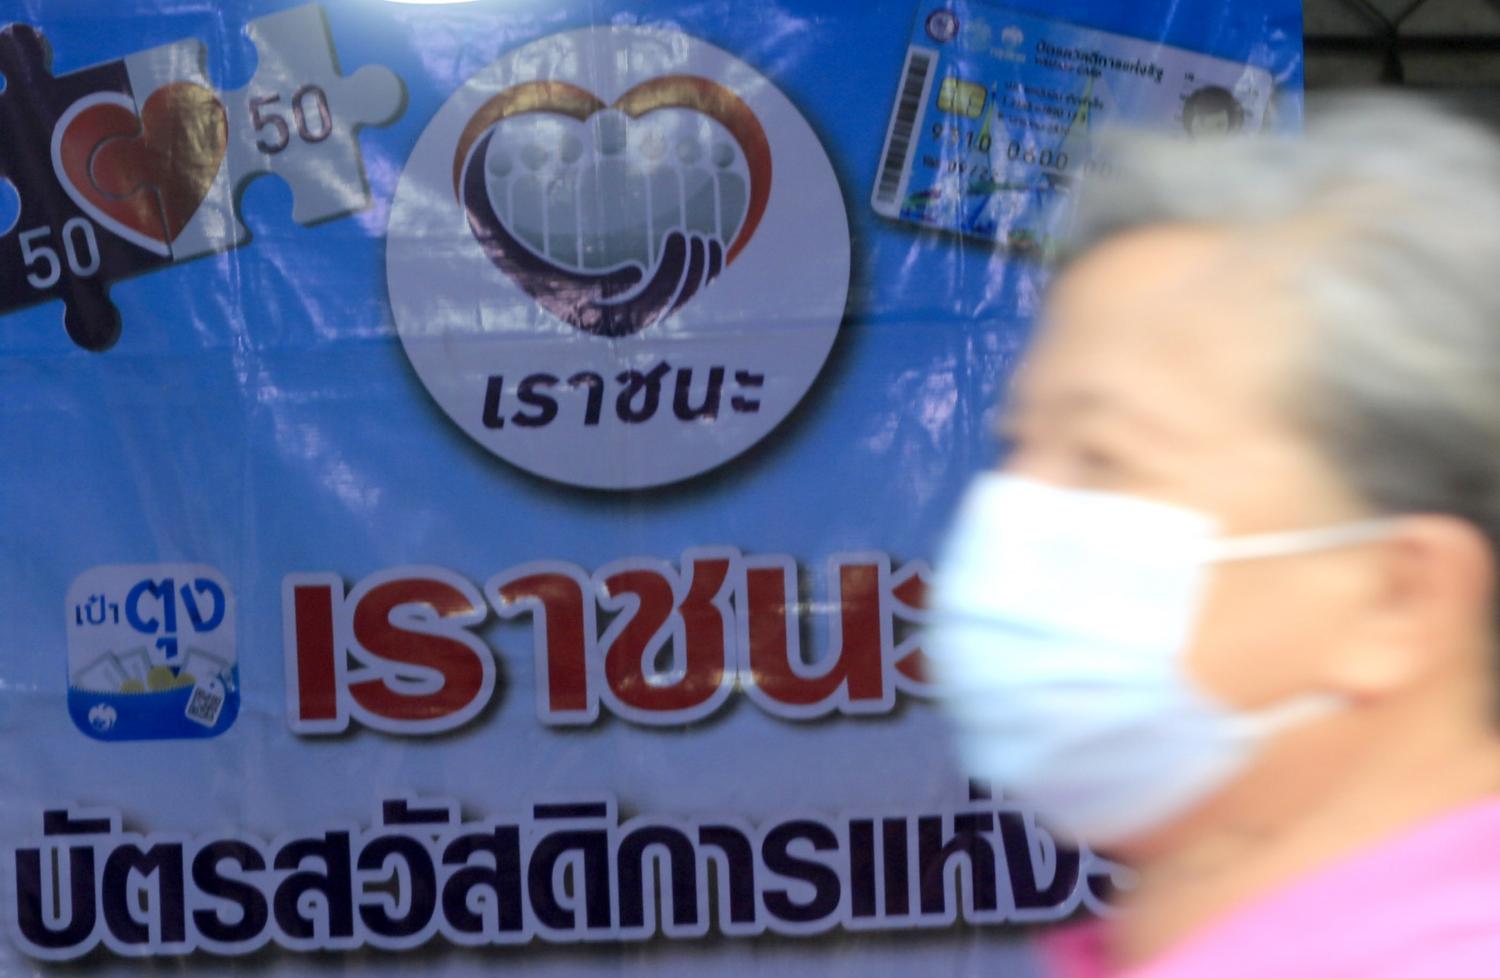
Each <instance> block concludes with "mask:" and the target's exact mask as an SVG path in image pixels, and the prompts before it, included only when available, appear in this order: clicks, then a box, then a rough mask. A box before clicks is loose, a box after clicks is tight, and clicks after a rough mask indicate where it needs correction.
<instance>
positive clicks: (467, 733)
mask: <svg viewBox="0 0 1500 978" xmlns="http://www.w3.org/2000/svg"><path fill="white" fill-rule="evenodd" d="M0 12H3V14H4V15H5V16H3V17H0V22H10V23H9V26H6V27H4V29H3V30H0V77H3V79H4V88H3V89H0V231H3V232H4V233H3V234H0V389H3V391H4V396H3V398H0V459H3V460H4V466H5V471H4V474H3V477H0V621H3V622H4V625H5V629H4V634H3V638H0V733H3V735H4V737H5V738H6V742H7V743H8V744H9V749H8V750H7V751H5V753H4V757H3V759H0V787H3V789H4V790H3V791H0V916H3V918H4V925H3V930H4V931H5V932H6V937H5V938H3V939H0V975H5V976H9V975H18V976H19V975H28V974H41V973H50V972H51V971H52V970H53V969H54V968H59V969H67V968H70V967H71V968H76V967H77V966H78V965H76V964H74V965H69V964H68V962H75V961H77V960H78V959H84V958H86V960H87V961H88V964H87V967H88V968H89V969H90V971H91V973H96V974H100V975H122V976H123V975H133V974H138V973H141V972H143V971H145V970H148V969H150V968H154V967H159V963H158V959H179V960H185V961H186V963H185V964H182V965H181V966H182V967H185V968H187V969H188V970H189V971H191V972H192V973H193V974H203V975H215V974H228V973H231V972H237V971H252V972H256V973H268V974H269V973H275V974H278V975H322V974H329V973H353V974H372V975H378V974H396V973H398V972H401V973H405V972H407V971H409V970H410V969H411V968H413V967H419V968H421V969H422V971H423V973H425V974H430V975H452V976H462V975H471V974H480V973H488V972H489V971H491V970H493V969H494V968H496V967H501V968H522V969H524V970H525V973H526V974H528V975H539V976H575V975H577V976H585V975H601V974H622V973H650V974H657V975H665V976H670V975H688V974H694V975H696V974H700V973H702V972H704V971H706V970H714V971H716V972H723V973H734V974H746V975H751V974H771V973H775V974H777V975H779V976H794V975H806V976H820V978H823V976H829V975H844V974H849V975H855V974H857V975H860V976H861V978H877V976H886V975H889V976H896V975H908V974H913V973H928V974H949V973H959V972H960V971H962V972H963V973H970V972H972V973H976V974H977V973H985V974H991V975H997V976H1007V978H1011V976H1014V978H1020V976H1027V975H1031V974H1034V973H1035V964H1034V963H1033V961H1032V959H1031V957H1030V955H1029V953H1028V952H1027V950H1026V943H1025V942H1026V938H1027V936H1028V935H1029V934H1030V933H1031V932H1032V930H1033V929H1034V925H1036V924H1040V923H1045V922H1055V921H1061V920H1065V919H1068V918H1071V917H1075V916H1087V915H1090V914H1098V913H1104V912H1107V908H1106V904H1107V901H1108V899H1109V895H1110V893H1111V892H1112V891H1113V889H1114V888H1116V887H1118V886H1120V885H1127V884H1128V880H1126V879H1124V877H1123V874H1122V873H1121V871H1119V870H1118V868H1117V867H1114V866H1112V865H1111V864H1109V863H1108V862H1107V861H1105V860H1103V859H1102V858H1100V857H1098V856H1097V855H1095V854H1092V853H1088V852H1082V853H1077V852H1070V851H1066V850H1063V849H1060V848H1059V847H1058V846H1057V844H1056V843H1055V841H1054V840H1053V839H1051V838H1050V836H1048V834H1047V833H1046V832H1045V831H1044V830H1043V829H1041V828H1040V827H1039V826H1038V825H1037V824H1036V822H1035V819H1034V817H1033V815H1032V813H1030V812H1028V811H1026V810H1024V809H1022V808H1019V807H1017V806H1015V805H1014V804H1011V803H1008V802H1007V801H1005V799H1003V798H1000V797H991V796H990V794H989V793H988V791H986V790H985V789H984V787H983V786H973V785H967V784H965V782H964V781H963V780H962V779H961V778H960V776H959V775H958V774H957V771H956V768H955V767H954V765H953V764H952V762H951V761H950V759H949V757H948V752H947V744H946V741H945V736H944V732H943V729H942V726H941V724H940V722H939V720H938V718H937V716H936V715H935V714H934V712H933V711H932V709H931V707H930V704H929V703H928V702H927V699H926V696H927V686H926V683H925V681H924V673H923V668H922V666H923V663H922V652H921V626H922V623H923V611H922V608H923V595H924V590H925V587H926V585H927V582H928V580H929V577H930V568H929V564H928V561H929V560H930V558H931V555H932V554H933V552H934V550H935V549H936V545H937V542H938V539H939V536H940V534H941V532H942V530H943V527H944V525H945V523H946V520H947V518H948V515H949V511H950V508H951V506H952V505H953V503H954V502H955V500H956V498H957V495H958V493H959V492H960V490H961V489H962V488H963V486H964V484H965V482H966V481H967V479H968V478H969V476H970V475H972V474H973V473H974V472H975V471H977V470H979V469H981V468H983V467H985V466H987V465H990V464H992V462H993V461H994V459H995V457H996V455H997V452H998V451H999V448H1000V446H998V445H997V444H996V441H995V438H994V436H993V435H992V433H991V429H990V423H991V418H992V414H993V409H994V406H995V404H996V403H997V401H998V400H999V398H1000V395H1001V393H1002V391H1003V389H1004V386H1005V383H1006V379H1007V376H1008V374H1009V371H1010V368H1011V367H1012V365H1013V364H1014V362H1015V360H1016V357H1017V356H1018V354H1019V352H1020V350H1021V349H1022V347H1023V345H1024V343H1025V341H1026V336H1027V331H1028V327H1029V324H1030V322H1031V320H1032V318H1033V317H1034V316H1035V314H1036V311H1037V307H1038V303H1039V296H1040V294H1041V292H1042V289H1043V287H1044V285H1045V281H1046V266H1045V258H1046V256H1047V254H1048V253H1049V252H1050V250H1051V249H1052V247H1053V246H1054V245H1055V243H1056V241H1057V239H1058V237H1059V236H1060V235H1062V234H1064V233H1066V220H1067V201H1068V199H1069V198H1070V197H1071V195H1072V194H1073V193H1074V192H1075V191H1076V189H1077V188H1078V187H1079V186H1080V185H1082V184H1084V183H1086V182H1088V181H1092V180H1099V181H1107V179H1108V159H1107V157H1104V156H1102V155H1101V154H1100V152H1099V151H1098V150H1096V148H1095V147H1094V143H1093V140H1092V134H1093V133H1094V132H1096V131H1097V130H1099V129H1100V128H1103V127H1106V126H1108V125H1112V124H1115V125H1134V126H1145V127H1151V128H1157V129H1163V130H1168V131H1173V132H1176V133H1178V135H1179V136H1180V138H1182V139H1191V138H1193V136H1194V134H1196V133H1199V132H1204V131H1225V130H1245V131H1256V130H1262V129H1270V128H1288V127H1294V126H1295V125H1296V124H1297V122H1298V119H1299V114H1300V104H1301V97H1300V94H1301V34H1300V30H1301V9H1300V4H1298V3H1296V2H1295V0H1256V2H1253V3H1240V4H1234V5H1231V6H1226V5H1224V4H1218V3H1208V2H1194V3H1186V4H1182V3H1178V4H1158V5H1147V6H1144V7H1143V6H1142V5H1140V4H1119V3H1104V2H1100V0H1058V2H1054V3H1049V4H1046V5H1036V4H1031V5H1027V4H1019V5H1014V6H1011V5H1002V4H998V3H995V4H992V3H987V2H978V0H952V2H939V0H904V2H887V0H879V2H872V3H863V4H849V3H845V2H837V0H776V2H767V3H757V4H744V3H731V2H729V0H709V2H700V3H681V2H668V0H662V2H644V3H643V2H637V3H623V2H614V0H602V2H589V3H582V2H577V3H575V2H572V0H563V2H558V0H549V2H546V3H543V2H540V0H481V2H475V3H450V4H433V5H414V4H403V3H393V2H388V0H322V2H319V3H310V4H306V5H302V6H297V5H294V4H290V3H287V2H284V0H234V2H225V3H218V4H203V3H195V2H188V0H159V2H149V0H121V2H119V3H115V4H111V5H108V7H107V9H106V8H105V7H101V6H99V5H98V4H96V3H94V2H92V0H87V2H86V0H46V2H42V0H36V2H25V0H23V2H20V3H15V2H12V3H10V4H9V5H8V6H7V7H6V8H5V9H4V10H3V11H0Z"/></svg>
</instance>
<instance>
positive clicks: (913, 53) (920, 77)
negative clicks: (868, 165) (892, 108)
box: [875, 48, 935, 204]
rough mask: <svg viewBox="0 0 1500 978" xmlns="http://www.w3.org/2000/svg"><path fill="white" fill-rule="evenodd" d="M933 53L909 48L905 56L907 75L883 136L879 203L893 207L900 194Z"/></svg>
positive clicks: (928, 77) (876, 195)
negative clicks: (889, 124) (887, 130)
mask: <svg viewBox="0 0 1500 978" xmlns="http://www.w3.org/2000/svg"><path fill="white" fill-rule="evenodd" d="M934 60H935V55H934V53H933V52H929V51H923V50H921V49H920V48H912V49H911V50H910V51H909V52H908V53H907V56H906V71H905V72H904V73H903V75H902V78H901V97H900V98H899V99H898V100H897V102H896V114H895V116H894V117H892V119H891V128H890V132H889V134H888V135H887V136H886V144H885V159H884V160H883V161H882V162H881V164H880V180H879V181H878V182H877V184H876V187H875V200H876V202H878V203H883V204H893V203H895V202H896V196H897V194H899V193H900V191H901V178H902V177H903V176H904V175H905V172H906V154H907V153H908V152H909V151H910V149H911V137H912V131H913V130H915V129H916V126H917V119H918V118H919V117H920V116H921V112H922V103H923V100H924V98H925V96H926V94H927V83H928V81H929V80H930V78H931V75H932V64H933V61H934Z"/></svg>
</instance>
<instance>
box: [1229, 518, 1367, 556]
mask: <svg viewBox="0 0 1500 978" xmlns="http://www.w3.org/2000/svg"><path fill="white" fill-rule="evenodd" d="M1396 523H1397V518H1396V517H1392V516H1387V517H1382V518H1380V519H1373V520H1361V521H1359V522H1357V523H1342V524H1340V525H1338V526H1323V527H1315V528H1313V529H1308V530H1287V531H1285V532H1281V533H1257V534H1255V535H1253V536H1243V537H1223V538H1220V539H1217V540H1213V541H1211V542H1210V543H1209V544H1208V551H1207V554H1206V555H1205V557H1204V560H1205V561H1206V562H1207V563H1211V564H1224V563H1231V562H1233V561H1237V560H1262V559H1265V558H1267V557H1292V556H1296V555H1298V554H1307V553H1317V552H1318V551H1320V550H1336V549H1338V548H1340V547H1352V546H1356V545H1358V544H1361V543H1374V542H1375V541H1377V540H1385V539H1388V538H1389V537H1390V536H1391V535H1392V534H1393V533H1395V530H1396Z"/></svg>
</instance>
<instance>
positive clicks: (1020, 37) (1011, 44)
mask: <svg viewBox="0 0 1500 978" xmlns="http://www.w3.org/2000/svg"><path fill="white" fill-rule="evenodd" d="M1025 40H1026V35H1025V34H1023V33H1022V32H1021V28H1019V27H1017V26H1015V25H1014V24H1012V25H1011V26H1009V27H1007V28H1006V29H1005V30H1003V31H1001V32H1000V42H1001V43H1002V44H1004V45H1005V46H1006V47H1008V48H1018V47H1020V46H1021V42H1022V41H1025Z"/></svg>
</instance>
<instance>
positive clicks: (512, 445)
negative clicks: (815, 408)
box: [386, 27, 849, 489]
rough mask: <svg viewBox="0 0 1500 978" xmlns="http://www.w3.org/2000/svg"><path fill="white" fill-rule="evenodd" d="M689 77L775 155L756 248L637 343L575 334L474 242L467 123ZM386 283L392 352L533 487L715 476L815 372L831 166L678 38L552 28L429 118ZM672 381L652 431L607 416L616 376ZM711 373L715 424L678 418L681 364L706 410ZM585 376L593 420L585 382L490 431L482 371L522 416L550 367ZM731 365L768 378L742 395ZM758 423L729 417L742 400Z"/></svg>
mask: <svg viewBox="0 0 1500 978" xmlns="http://www.w3.org/2000/svg"><path fill="white" fill-rule="evenodd" d="M676 74H684V75H696V76H700V77H703V78H707V79H710V80H712V81H715V82H718V83H719V84H721V85H724V86H725V87H726V88H729V89H730V90H732V91H733V92H735V94H737V95H738V96H739V97H740V98H741V99H743V100H744V102H745V103H746V104H747V105H748V106H749V108H750V109H751V111H752V112H754V114H755V116H756V118H758V119H759V120H760V124H761V126H762V127H763V128H764V130H765V133H766V136H767V138H768V140H769V141H770V146H771V170H772V178H771V191H770V199H769V201H768V203H767V205H766V210H765V214H764V216H763V217H762V218H761V223H760V226H759V227H758V228H757V229H756V231H755V234H754V236H753V237H752V238H751V239H750V241H749V242H748V244H747V245H746V247H745V248H744V250H743V251H742V252H741V253H740V254H739V255H738V257H737V258H736V260H735V261H734V263H733V264H731V265H729V266H728V267H727V268H726V269H725V270H724V271H723V273H722V274H721V275H720V276H719V278H718V279H716V280H715V281H713V282H712V283H710V284H709V285H708V287H707V288H705V289H703V290H702V291H700V292H699V293H698V295H696V296H694V297H693V298H692V299H691V300H690V301H689V302H688V303H687V304H686V305H685V306H684V307H683V308H682V309H679V310H678V311H677V312H676V313H675V314H674V315H672V316H671V317H668V318H666V319H664V320H662V321H660V322H657V323H655V324H653V325H651V326H649V327H647V328H646V329H644V330H641V331H640V332H639V333H636V334H635V335H633V336H628V337H622V338H619V339H607V338H603V337H598V336H593V335H590V334H587V333H584V332H582V331H580V330H578V329H575V328H574V327H572V326H570V325H569V324H567V323H565V322H563V321H561V320H560V319H557V318H556V317H554V316H553V315H552V314H550V313H548V312H547V311H546V310H544V309H543V308H542V307H541V306H540V305H539V304H537V303H536V302H535V301H534V300H533V299H532V298H531V297H530V296H529V295H527V294H526V292H525V291H524V290H522V289H521V288H520V287H519V286H518V285H516V284H515V283H514V282H513V281H512V280H511V279H510V278H509V276H507V275H505V274H504V273H503V272H501V271H500V269H499V268H497V267H496V266H495V265H494V264H493V263H492V262H491V261H490V260H489V258H488V257H486V255H485V253H484V251H483V250H482V249H481V247H480V245H479V243H478V241H476V240H475V238H474V236H473V234H472V233H471V232H470V229H469V225H468V220H467V218H466V217H465V215H464V211H463V208H462V206H461V205H460V203H459V201H458V200H457V198H456V197H455V195H454V191H453V158H454V154H455V152H456V151H457V144H458V140H459V137H460V135H461V133H462V132H463V129H464V126H465V125H466V124H467V123H468V121H469V120H470V118H472V117H473V115H474V114H475V113H476V112H477V111H478V110H479V108H480V107H481V106H482V105H483V104H484V103H485V102H486V101H487V100H489V99H490V98H491V97H492V96H494V95H496V94H498V93H499V92H501V91H503V90H505V89H507V88H509V87H511V86H513V85H517V84H521V83H523V82H527V81H533V80H545V81H566V82H570V83H572V84H575V85H578V86H580V87H582V88H585V89H588V90H589V91H591V92H593V93H594V95H596V96H597V97H598V98H599V99H600V100H601V101H603V102H605V103H613V102H614V101H615V99H617V98H619V97H620V96H621V95H622V94H624V93H625V92H626V91H628V90H629V89H631V88H633V87H634V86H636V85H637V84H640V83H641V82H644V81H646V80H648V79H651V78H655V77H659V76H663V75H676ZM386 274H387V279H388V282H389V288H390V299H391V307H392V311H393V313H394V315H395V319H396V328H397V330H398V332H399V334H400V336H401V342H402V345H403V346H404V347H405V350H406V354H407V356H408V357H409V358H410V360H411V363H412V366H413V367H414V368H415V369H416V371H417V374H418V376H419V377H420V378H421V379H422V382H423V384H425V385H426V387H427V389H428V391H429V392H430V393H431V394H432V396H433V398H434V399H435V400H436V401H437V403H438V404H439V405H440V406H441V407H442V408H443V410H444V411H446V412H447V413H448V415H449V416H450V417H451V418H452V419H453V420H454V421H455V422H456V423H457V424H458V425H459V426H460V427H461V428H463V430H464V431H466V432H467V433H468V434H469V435H470V436H471V437H473V438H474V439H475V440H476V441H478V442H479V443H480V444H482V445H484V446H485V447H486V448H488V449H489V450H490V451H492V452H494V453H495V454H496V455H499V456H500V457H501V458H504V459H506V460H507V461H509V462H511V463H513V464H515V465H518V466H520V467H521V468H524V469H527V470H528V471H531V472H533V473H536V474H537V475H540V476H544V477H546V478H549V479H555V480H557V481H560V482H566V483H570V484H573V485H580V486H590V487H595V488H608V489H631V488H641V487H646V486H653V485H661V484H665V483H670V482H676V481H678V480H681V479H685V478H688V477H690V476H693V475H697V474H699V473H701V472H705V471H707V470H709V469H712V468H714V467H715V466H718V465H721V464H722V463H724V462H726V461H728V460H729V459H731V458H733V457H734V456H736V455H738V454H739V453H740V452H743V451H744V450H746V449H747V448H749V447H750V446H752V445H754V444H755V443H756V442H758V441H760V440H761V439H762V438H764V437H765V436H766V435H767V434H769V433H770V431H771V430H772V429H773V428H775V427H776V425H777V424H779V423H780V422H781V421H782V420H783V419H784V418H785V417H786V416H787V415H788V414H789V413H790V412H791V411H792V409H793V408H794V407H796V405H797V402H798V401H799V400H801V398H802V396H803V395H804V394H806V393H807V391H808V389H809V388H810V387H811V386H812V383H813V381H814V380H815V379H816V378H817V375H818V372H819V370H821V369H822V366H823V363H824V361H825V360H826V359H827V357H828V353H829V350H830V349H831V348H832V346H833V342H834V340H835V338H836V337H837V334H838V329H839V323H840V322H841V321H842V319H843V315H844V305H845V301H846V300H847V298H848V290H849V223H848V215H847V214H846V213H845V210H844V200H843V194H842V193H841V192H840V190H839V185H838V180H837V178H836V177H835V175H834V172H833V167H832V165H831V164H830V162H829V160H828V155H827V153H825V152H824V150H823V147H822V144H821V143H820V142H819V141H818V138H817V136H816V134H814V133H813V131H812V128H811V127H810V126H809V125H808V124H807V121H806V120H805V119H803V117H802V115H801V113H799V112H798V111H797V109H796V108H795V107H794V106H793V105H792V104H791V102H790V101H788V100H787V98H786V97H785V96H784V95H782V94H781V92H780V91H779V90H778V89H777V88H776V86H775V85H773V84H772V83H771V82H770V81H769V80H768V79H766V78H765V77H764V76H763V75H761V74H760V73H759V72H757V71H756V70H755V69H753V68H751V67H750V66H749V65H747V64H745V63H744V62H742V61H740V60H738V59H737V58H734V57H733V56H731V55H730V54H728V53H726V52H724V51H722V50H720V49H719V48H716V47H714V46H712V45H710V44H707V43H705V42H703V41H699V40H696V39H694V38H691V37H688V36H687V35H684V34H680V33H675V32H664V31H655V30H648V29H642V28H628V27H595V28H586V29H583V30H578V31H570V32H567V33H562V34H555V35H552V36H549V37H545V38H541V39H539V40H536V41H533V42H531V43H529V44H527V45H525V46H524V47H521V48H518V49H517V50H515V51H513V52H511V53H509V54H507V55H506V56H505V57H503V58H501V59H499V60H498V61H496V62H494V63H493V64H491V65H489V66H488V67H487V68H485V69H484V70H482V71H480V72H479V73H478V74H476V75H474V76H473V77H472V78H471V79H470V80H469V81H468V82H467V83H465V84H464V86H463V87H462V88H460V89H459V90H458V91H457V92H455V93H454V94H453V96H452V97H451V98H449V99H448V101H447V102H446V103H445V104H444V105H443V107H442V108H441V109H439V110H438V112H437V114H436V115H435V116H434V117H433V119H432V121H431V122H430V123H429V124H428V126H427V128H426V130H425V131H424V132H423V133H422V136H421V138H420V139H419V140H418V141H417V145H416V148H415V149H414V150H413V151H412V155H411V158H410V159H409V160H408V162H407V166H406V169H405V171H404V172H403V173H402V175H401V180H400V183H399V184H398V186H397V188H396V196H395V200H394V202H393V203H392V207H391V219H390V230H389V235H388V241H387V252H386ZM662 361H665V362H667V363H669V364H671V366H672V368H673V371H672V375H671V376H669V377H668V379H667V381H666V382H665V383H664V384H663V385H662V391H661V402H660V406H659V408H658V410H657V414H656V416H655V418H653V419H652V421H650V422H647V423H640V424H625V423H623V422H621V421H620V420H619V419H618V418H617V416H616V414H615V409H614V406H615V398H616V396H617V395H618V393H619V391H620V389H621V385H620V384H619V383H617V382H616V375H617V374H619V373H620V372H622V371H624V370H628V369H636V370H640V371H642V372H645V371H647V370H649V369H650V368H651V367H652V366H654V365H656V364H657V363H659V362H662ZM712 366H722V367H725V368H726V378H725V385H724V391H723V397H722V403H721V405H720V410H719V416H718V418H717V419H716V420H713V421H707V420H697V421H691V422H683V421H680V420H679V419H678V418H677V417H675V416H674V414H673V412H672V396H673V390H674V386H673V385H674V383H675V379H676V371H677V368H678V367H692V368H693V384H692V401H693V403H694V404H697V403H699V402H700V401H701V397H702V393H703V390H704V386H705V383H706V380H707V373H708V369H709V368H710V367H712ZM585 370H592V371H594V372H596V373H598V374H600V375H601V376H602V377H604V378H605V381H606V385H607V386H606V391H605V401H604V410H603V411H602V413H601V417H600V422H599V424H598V425H597V426H585V425H584V424H583V420H582V419H583V414H584V399H585V396H586V391H585V390H584V389H582V388H580V389H576V390H570V389H569V388H568V387H566V386H565V384H559V385H558V386H557V387H555V388H553V389H552V391H551V393H552V394H553V396H555V397H556V398H557V399H558V401H559V403H560V407H561V410H560V412H559V415H558V417H557V418H556V419H555V420H554V421H553V422H552V423H551V424H549V425H547V426H546V427H542V428H525V427H521V426H518V425H515V424H513V423H510V422H509V421H507V422H506V424H505V426H504V427H503V428H498V429H491V428H487V427H485V426H484V424H483V423H482V420H481V417H482V409H483V405H484V395H485V388H486V383H487V380H488V378H489V377H490V376H491V375H495V374H498V375H501V376H503V377H504V388H505V392H506V393H505V400H504V403H503V406H502V411H501V414H502V416H507V417H508V416H509V415H510V414H511V413H512V412H514V411H516V410H517V409H519V408H521V407H522V406H521V405H520V404H519V403H518V402H517V401H516V399H515V387H516V384H517V383H518V382H519V381H520V380H521V379H522V378H523V377H524V376H526V375H529V374H533V373H539V372H545V373H550V374H552V375H554V376H557V377H559V378H561V379H562V380H563V381H566V380H567V378H569V377H571V376H573V375H575V374H577V373H578V372H580V371H585ZM736 371H749V372H751V373H755V374H761V375H763V376H764V377H765V384H764V386H763V387H761V388H759V389H747V390H740V389H739V388H737V387H736V385H735V382H734V375H735V373H736ZM737 394H738V395H741V396H745V397H753V398H756V399H758V400H760V402H761V408H760V412H759V413H758V414H741V413H736V412H735V411H733V410H732V409H731V406H730V400H731V398H732V397H734V396H735V395H737Z"/></svg>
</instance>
